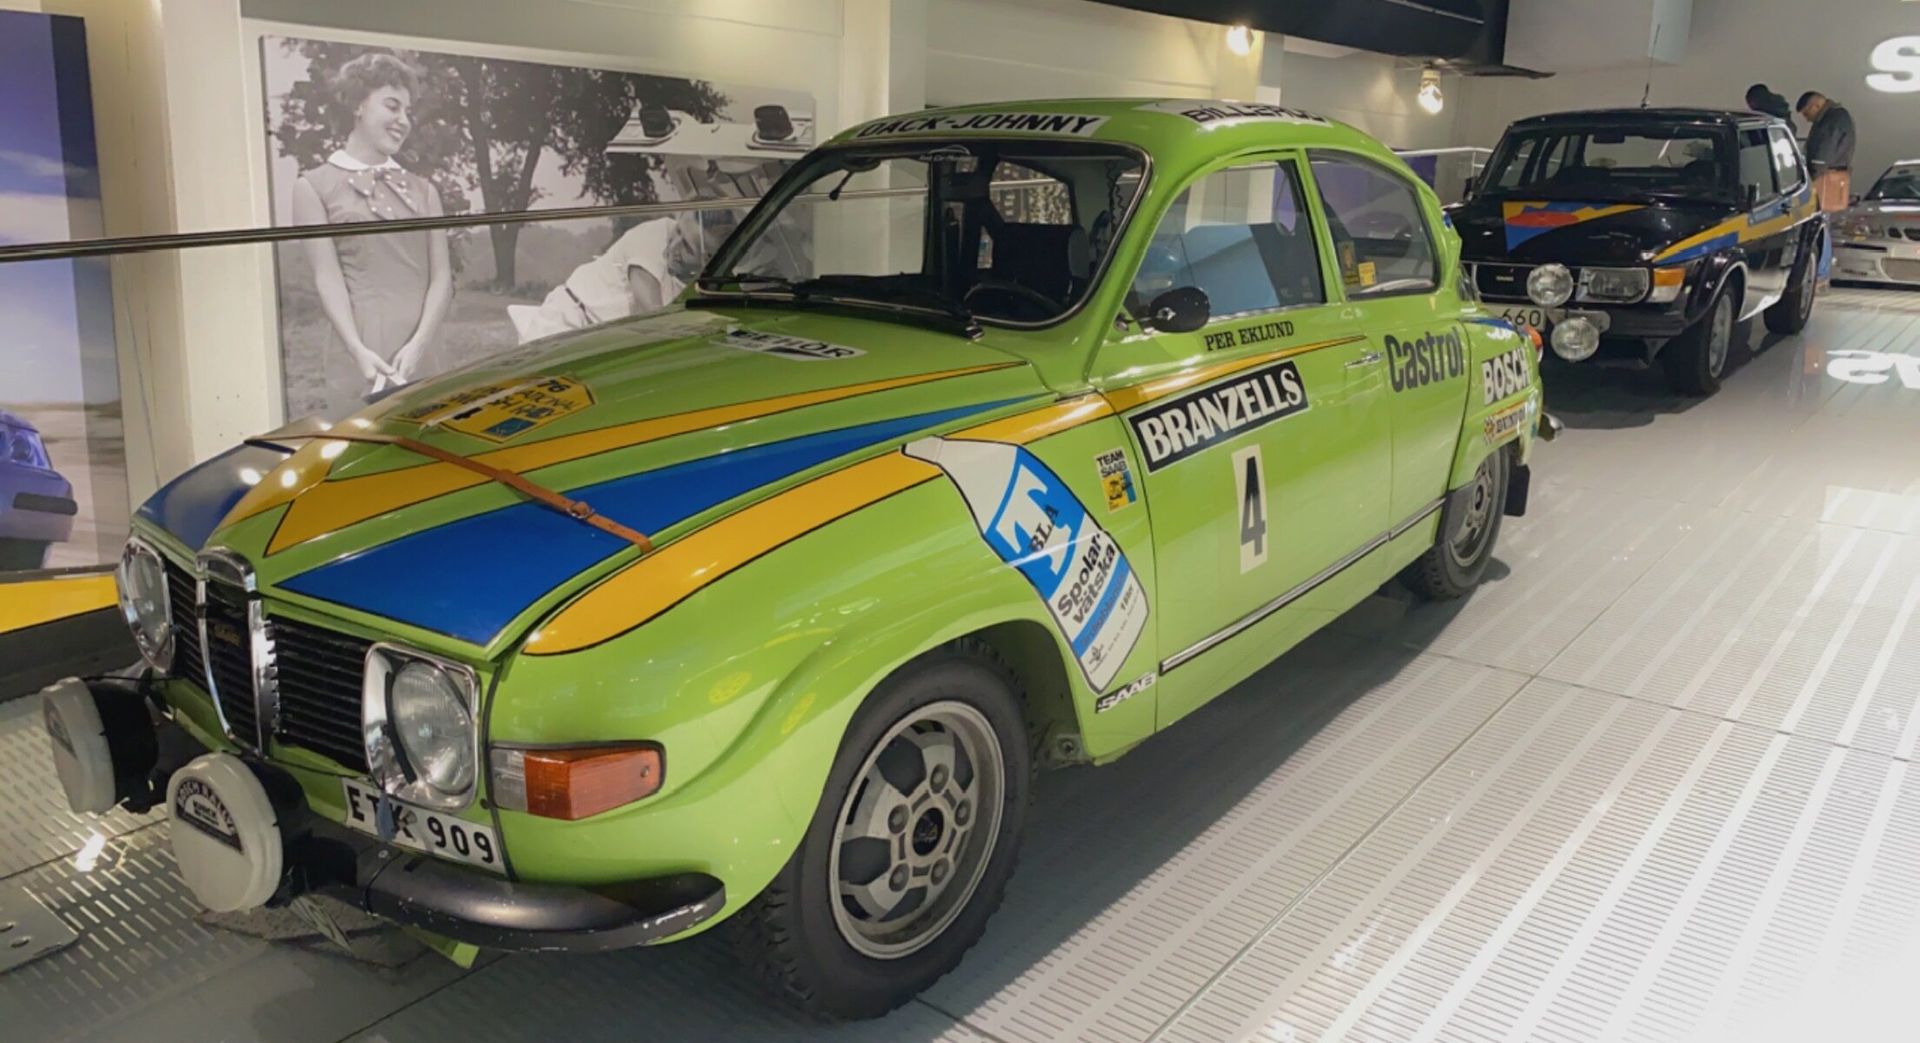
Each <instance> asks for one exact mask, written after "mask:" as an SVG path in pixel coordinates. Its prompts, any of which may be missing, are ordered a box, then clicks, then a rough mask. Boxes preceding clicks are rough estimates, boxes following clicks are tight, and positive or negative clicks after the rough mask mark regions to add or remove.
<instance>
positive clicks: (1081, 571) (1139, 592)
mask: <svg viewBox="0 0 1920 1043" xmlns="http://www.w3.org/2000/svg"><path fill="white" fill-rule="evenodd" d="M901 451H902V452H904V453H905V454H906V455H908V456H910V457H913V458H914V459H916V460H925V461H926V462H927V463H930V464H932V465H934V466H935V467H938V468H939V469H940V470H941V472H942V473H944V474H945V475H946V476H947V478H948V480H950V481H952V482H953V484H954V486H955V487H956V488H958V489H959V490H960V498H961V499H962V500H965V501H966V504H967V510H968V511H969V512H971V513H972V514H973V524H974V527H975V528H977V529H978V530H979V532H980V538H981V539H983V540H985V541H986V543H987V546H988V547H990V548H992V549H993V552H994V553H995V554H997V555H999V556H1000V560H1001V561H1003V562H1005V563H1006V564H1008V565H1011V566H1013V567H1014V568H1015V569H1017V570H1019V572H1020V574H1021V575H1022V576H1024V577H1026V580H1027V582H1028V583H1029V584H1031V585H1032V586H1033V589H1034V590H1035V591H1036V592H1037V593H1038V594H1039V595H1040V600H1042V601H1044V602H1046V605H1047V611H1048V612H1050V613H1051V614H1052V615H1053V621H1054V622H1055V623H1056V624H1058V625H1059V628H1060V633H1061V635H1062V636H1064V637H1065V638H1066V639H1067V645H1068V647H1070V648H1072V649H1073V655H1074V658H1075V659H1076V660H1078V661H1079V663H1080V670H1081V672H1082V673H1084V674H1085V675H1086V677H1087V685H1088V687H1090V688H1092V689H1093V690H1094V691H1096V692H1098V691H1101V690H1103V689H1105V688H1106V687H1107V685H1109V684H1112V683H1113V675H1114V674H1116V673H1118V672H1119V671H1120V666H1121V664H1123V663H1125V662H1126V660H1127V656H1128V654H1129V653H1131V652H1132V651H1133V646H1134V645H1135V644H1137V643H1138V642H1139V640H1140V634H1141V631H1143V630H1145V629H1146V625H1147V592H1146V590H1145V588H1143V587H1142V586H1141V585H1140V578H1139V577H1138V576H1137V575H1135V574H1134V571H1133V566H1132V565H1131V564H1130V563H1129V562H1128V561H1127V555H1126V553H1125V552H1124V551H1122V550H1121V549H1120V543H1119V541H1117V540H1115V539H1114V538H1113V535H1112V534H1111V533H1109V532H1107V530H1105V529H1103V528H1101V527H1100V523H1099V522H1096V521H1094V519H1093V515H1091V514H1089V513H1088V512H1087V509H1086V507H1084V506H1083V505H1082V504H1081V503H1080V499H1079V497H1077V496H1075V495H1073V490H1072V489H1069V488H1067V483H1066V482H1064V481H1061V480H1060V476H1059V475H1057V474H1055V473H1053V471H1052V469H1051V468H1049V467H1047V465H1046V464H1044V463H1042V462H1041V461H1040V458H1039V457H1037V456H1035V455H1033V453H1032V452H1030V451H1028V450H1027V449H1026V448H1025V447H1024V446H1017V445H1010V444H1008V443H1006V442H981V441H974V440H971V439H959V438H940V437H938V436H934V437H928V438H921V439H917V440H915V441H912V442H909V443H907V445H906V447H905V448H904V449H902V450H901Z"/></svg>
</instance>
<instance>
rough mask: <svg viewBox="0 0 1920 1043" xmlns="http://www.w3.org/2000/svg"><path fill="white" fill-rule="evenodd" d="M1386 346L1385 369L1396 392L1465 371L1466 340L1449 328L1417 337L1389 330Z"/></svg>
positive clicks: (1451, 376)
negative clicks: (1410, 338)
mask: <svg viewBox="0 0 1920 1043" xmlns="http://www.w3.org/2000/svg"><path fill="white" fill-rule="evenodd" d="M1385 347H1386V349H1387V372H1388V374H1389V375H1390V377H1391V378H1392V383H1393V390H1394V391H1396V392H1399V391H1412V390H1413V389H1414V388H1422V387H1426V386H1427V385H1428V384H1438V383H1439V382H1441V381H1443V380H1452V379H1454V378H1455V377H1458V376H1459V375H1461V374H1462V373H1465V372H1466V371H1467V346H1466V343H1465V342H1464V341H1462V340H1461V339H1460V334H1458V333H1454V332H1452V331H1448V332H1446V333H1427V334H1422V335H1421V336H1420V337H1419V338H1418V339H1417V340H1401V339H1400V338H1398V337H1395V336H1393V335H1392V334H1388V335H1387V337H1386V340H1385Z"/></svg>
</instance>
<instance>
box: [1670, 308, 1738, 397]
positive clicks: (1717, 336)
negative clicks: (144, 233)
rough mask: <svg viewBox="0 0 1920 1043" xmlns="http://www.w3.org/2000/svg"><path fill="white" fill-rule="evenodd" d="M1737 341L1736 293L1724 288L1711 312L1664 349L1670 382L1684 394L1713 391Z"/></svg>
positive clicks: (1718, 384)
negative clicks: (1735, 328) (1735, 321)
mask: <svg viewBox="0 0 1920 1043" xmlns="http://www.w3.org/2000/svg"><path fill="white" fill-rule="evenodd" d="M1732 345H1733V294H1732V293H1730V292H1729V290H1728V288H1722V289H1721V291H1720V292H1719V294H1717V295H1716V296H1715V297H1714V298H1713V303H1712V304H1710V305H1708V306H1707V313H1706V314H1705V315H1702V316H1701V317H1700V318H1699V320H1698V321H1697V322H1695V323H1694V324H1693V325H1691V326H1689V327H1687V330H1686V332H1684V333H1682V334H1680V335H1679V336H1678V337H1675V338H1674V339H1673V342H1672V343H1671V344H1668V345H1667V347H1666V350H1664V351H1662V352H1660V363H1661V365H1662V366H1664V367H1666V371H1667V384H1668V385H1669V386H1670V387H1672V388H1673V389H1674V390H1675V391H1678V392H1680V393H1681V394H1683V395H1711V394H1713V393H1714V392H1716V391H1718V390H1720V376H1721V374H1723V373H1725V372H1726V369H1727V352H1728V349H1729V348H1731V347H1732Z"/></svg>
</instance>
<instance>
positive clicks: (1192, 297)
mask: <svg viewBox="0 0 1920 1043" xmlns="http://www.w3.org/2000/svg"><path fill="white" fill-rule="evenodd" d="M1212 314H1213V304H1212V302H1210V301H1208V300H1207V295H1206V293H1205V292H1203V291H1202V290H1201V289H1200V288H1199V287H1198V286H1179V287H1175V288H1174V289H1171V290H1168V291H1167V292H1165V293H1163V294H1161V295H1160V296H1158V297H1155V298H1154V299H1153V300H1152V301H1150V302H1148V304H1147V313H1146V314H1145V315H1143V316H1141V317H1140V325H1142V326H1145V327H1146V328H1147V329H1150V330H1159V331H1160V332H1162V333H1192V332H1193V331H1195V330H1197V329H1199V328H1200V327H1202V326H1205V325H1206V324H1207V319H1208V318H1209V317H1211V316H1212Z"/></svg>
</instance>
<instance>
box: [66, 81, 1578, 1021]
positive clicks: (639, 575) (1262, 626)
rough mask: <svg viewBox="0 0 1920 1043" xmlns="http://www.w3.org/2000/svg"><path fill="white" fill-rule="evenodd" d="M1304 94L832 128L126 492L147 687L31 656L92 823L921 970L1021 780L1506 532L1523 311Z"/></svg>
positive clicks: (886, 967)
mask: <svg viewBox="0 0 1920 1043" xmlns="http://www.w3.org/2000/svg"><path fill="white" fill-rule="evenodd" d="M1459 250H1460V246H1459V240H1458V237H1457V236H1456V235H1455V234H1454V232H1453V230H1452V229H1451V227H1450V226H1449V224H1448V222H1447V220H1446V218H1445V217H1444V216H1442V214H1441V211H1440V208H1439V205H1438V203H1437V201H1436V199H1435V198H1434V196H1433V194H1432V192H1431V191H1429V190H1428V189H1427V188H1426V187H1425V186H1424V185H1422V184H1421V183H1420V182H1419V181H1418V180H1417V179H1416V178H1415V177H1414V176H1413V175H1412V174H1411V172H1410V171H1409V170H1408V169H1407V168H1406V167H1405V166H1404V165H1403V164H1402V163H1400V162H1399V161H1398V160H1396V159H1395V158H1394V157H1393V156H1392V154H1391V153H1389V152H1388V151H1387V150H1386V149H1384V148H1382V147H1381V146H1380V145H1379V144H1378V143H1376V142H1375V141H1373V140H1371V139H1370V138H1368V137H1366V136H1365V135H1363V134H1360V133H1358V132H1356V131H1354V130H1352V129H1351V128H1348V127H1345V126H1342V125H1340V124H1338V123H1334V122H1332V121H1329V120H1326V119H1322V118H1320V117H1317V116H1313V115H1310V114H1308V113H1304V112H1299V111H1295V110H1291V109H1286V108H1280V107H1275V106H1267V105H1245V104H1232V103H1218V102H1212V103H1210V102H1189V101H1142V100H1139V99H1127V100H1113V101H1042V102H1032V103H1025V104H1001V105H993V106H974V107H965V108H954V109H939V110H934V111H929V112H923V113H915V114H913V115H908V116H901V117H898V118H892V119H884V120H879V121H876V122H871V123H867V124H864V125H861V126H857V127H854V128H853V129H851V130H849V131H847V132H845V133H843V134H841V135H839V136H838V137H837V138H835V139H834V140H833V141H831V142H830V143H828V144H827V145H825V146H824V147H822V148H820V149H818V150H816V151H814V152H813V153H811V154H809V155H808V156H806V157H805V158H804V159H802V160H801V161H799V162H798V163H797V164H796V165H795V167H794V168H793V169H792V170H791V171H790V172H789V173H788V175H787V176H786V177H785V178H784V179H783V180H782V181H781V182H780V183H779V184H778V185H777V186H776V187H775V188H774V190H773V191H772V192H771V193H770V194H769V195H768V196H767V198H766V199H765V200H764V201H763V202H762V203H761V204H760V205H759V206H758V207H757V208H756V209H755V210H754V211H753V213H752V214H751V215H750V216H749V217H748V219H747V220H746V221H745V222H744V223H743V224H742V225H741V226H740V228H739V229H738V231H737V232H736V233H735V234H734V235H733V236H732V237H731V238H730V239H729V240H728V241H727V242H726V243H725V245H724V246H723V247H722V248H721V249H720V250H719V252H718V254H717V255H716V256H715V257H714V258H713V260H712V262H711V263H710V264H709V266H708V267H707V269H706V272H705V274H704V275H703V276H702V277H701V278H700V279H699V281H698V282H697V284H696V285H695V286H694V287H691V288H689V290H688V291H687V293H686V294H685V295H683V297H682V298H681V300H680V301H679V302H678V303H677V304H676V305H675V306H674V307H671V308H669V309H667V310H665V311H663V312H659V313H656V314H653V315H648V316H644V317H639V318H634V319H628V320H623V321H619V322H615V323H610V324H607V325H604V326H599V327H594V328H591V329H588V330H584V331H580V332H577V333H573V334H569V335H567V336H564V337H561V338H556V339H551V340H547V341H543V342H537V343H534V344H531V345H528V346H526V347H523V348H520V349H517V350H514V351H511V352H508V353H507V354H505V355H501V356H498V357H495V358H493V359H491V360H489V361H488V362H486V363H485V364H482V365H479V366H475V367H471V368H468V369H465V370H463V371H460V372H458V373H454V374H451V375H448V376H445V377H442V378H438V379H435V380H432V381H429V382H425V383H422V384H419V385H416V386H413V387H410V388H408V389H406V390H405V391H404V392H402V393H399V394H396V395H393V396H391V397H388V398H386V399H384V400H382V401H380V402H378V403H377V404H374V405H372V406H370V407H368V408H367V409H365V410H364V411H362V412H360V413H359V414H357V415H355V416H353V417H351V418H348V419H346V420H345V421H342V422H339V423H337V424H332V425H324V424H320V423H311V424H301V425H294V426H293V427H291V428H288V429H285V430H282V431H280V432H275V433H273V434H270V435H266V436H262V437H260V438H256V439H251V440H249V441H248V442H247V443H246V444H244V445H242V446H240V447H238V448H236V449H234V450H233V451H231V452H229V453H227V454H225V455H223V456H220V457H217V458H215V459H213V460H211V461H208V462H207V463H205V464H203V465H201V466H200V467H198V468H196V469H194V470H192V471H190V472H188V473H187V474H186V475H184V476H182V477H180V478H179V479H177V480H175V481H174V482H173V483H171V484H169V485H168V486H166V487H165V488H163V489H162V490H161V491H160V492H159V493H157V494H156V495H155V496H154V497H153V498H152V499H151V500H149V501H148V502H147V503H146V504H145V505H144V506H143V507H141V509H140V511H139V512H138V517H137V518H136V520H135V524H134V529H135V534H134V536H133V538H132V539H131V540H130V541H129V543H128V545H127V548H126V553H125V555H124V558H123V560H122V563H121V567H120V574H119V578H120V589H121V595H122V602H123V607H124V611H125V614H126V617H127V620H128V622H129V624H130V626H131V627H132V629H133V632H134V634H135V637H136V638H137V640H138V643H139V645H140V647H141V649H142V651H143V653H144V655H145V657H146V658H147V660H148V663H149V667H150V668H149V669H148V670H147V671H146V673H145V674H144V675H143V676H142V677H141V678H139V679H137V680H132V679H94V680H92V681H87V682H82V681H78V680H70V681H66V682H62V683H61V684H59V685H56V686H54V687H52V688H50V689H49V690H48V692H47V693H46V697H45V712H46V727H47V731H48V732H49V735H50V738H51V740H52V746H53V751H54V758H55V763H56V767H57V768H58V770H59V773H60V776H61V780H62V783H63V785H64V786H65V788H66V791H67V795H68V798H69V800H70V802H71V803H72V805H73V807H74V808H75V809H76V810H81V811H92V812H104V811H106V810H108V809H110V808H112V807H114V806H115V805H123V806H126V807H129V808H132V809H134V810H147V809H149V808H153V807H159V806H162V805H164V806H165V807H166V809H167V813H168V814H169V815H170V816H171V818H172V820H173V824H172V830H171V837H172V841H171V842H172V845H173V849H174V853H175V856H176V858H177V861H178V863H179V868H180V872H181V874H182V875H183V877H184V878H185V880H186V882H187V883H188V884H189V885H190V886H191V888H192V889H193V891H194V892H195V894H196V895H197V896H198V897H199V898H200V899H201V900H202V901H203V902H205V903H206V904H207V905H208V906H209V907H211V908H214V909H220V910H238V909H245V908H250V907H255V906H260V905H278V904H282V903H293V904H294V905H296V906H297V907H299V908H300V909H301V910H303V911H304V912H305V913H306V914H307V915H308V916H309V917H310V919H312V920H313V922H315V923H316V924H319V925H322V926H324V925H325V924H326V923H328V917H327V914H326V912H325V907H324V905H322V904H319V903H315V902H314V900H313V898H312V897H311V895H313V894H329V895H333V896H337V897H340V898H343V899H345V900H347V901H349V902H351V903H353V904H354V905H356V906H359V907H360V908H362V909H365V910H368V911H370V912H372V913H375V914H378V915H381V916H385V917H388V918H391V919H392V920H395V921H398V922H400V923H402V924H405V925H408V926H410V927H412V928H414V929H417V930H418V931H419V932H421V933H422V934H423V935H425V936H428V937H430V938H432V939H434V940H435V942H436V944H438V945H439V946H440V947H441V948H442V949H443V950H445V951H448V952H449V953H450V954H452V955H454V956H456V957H458V958H471V956H472V954H473V951H474V949H475V948H476V947H480V948H489V947H490V948H499V949H521V950H540V949H569V950H576V951H579V950H585V951H593V950H607V949H613V948H618V947H623V946H631V945H641V944H648V943H653V942H658V941H664V940H670V939H676V938H682V937H685V936H687V935H689V934H692V933H695V932H697V931H699V930H703V929H705V928H707V927H710V926H712V925H714V924H716V923H719V922H721V921H723V920H728V921H731V924H732V926H733V927H734V928H736V933H737V935H738V940H739V942H740V944H741V946H742V947H743V949H744V950H745V952H746V953H747V954H748V959H749V962H750V963H751V964H752V965H753V966H754V967H755V968H756V969H757V970H758V971H760V972H761V973H762V974H763V975H764V976H765V977H766V978H767V979H768V980H769V982H770V983H771V984H772V985H773V987H774V988H775V989H776V990H777V991H779V992H780V993H782V994H784V995H786V996H787V997H789V998H791V999H793V1000H795V1001H797V1002H799V1003H800V1004H802V1005H804V1006H806V1007H809V1008H811V1009H813V1010H815V1011H818V1012H820V1013H823V1014H826V1015H829V1016H837V1017H861V1016H870V1015H875V1014H878V1013H880V1012H883V1011H885V1010H887V1009H889V1008H891V1007H893V1006H896V1005H898V1004H899V1003H901V1002H903V1001H904V1000H905V999H906V998H907V997H909V996H911V995H912V994H913V993H915V992H916V991H918V990H920V989H923V988H925V987H926V986H927V985H928V984H929V983H931V982H932V981H934V980H935V979H936V978H938V977H939V976H940V975H941V974H943V973H945V972H946V971H947V970H949V969H951V968H952V967H953V966H954V965H955V964H956V963H957V962H958V961H959V959H960V958H961V955H962V953H963V952H964V951H965V950H966V949H967V948H968V947H969V946H970V945H972V944H973V943H974V941H975V940H977V939H978V938H979V937H980V935H981V932H982V930H983V928H984V926H985V923H986V921H987V918H988V917H989V915H991V913H992V911H993V909H994V907H995V906H996V905H998V903H999V902H1000V899H1001V895H1002V893H1003V892H1004V890H1005V888H1006V886H1007V880H1008V876H1009V874H1010V873H1011V871H1012V868H1013V863H1014V855H1015V849H1016V847H1017V846H1018V843H1019V839H1020V831H1021V826H1022V822H1023V819H1024V817H1025V808H1026V806H1027V802H1028V794H1029V792H1030V789H1031V779H1032V776H1033V773H1034V771H1035V770H1036V768H1037V767H1038V766H1040V765H1043V764H1063V763H1084V762H1092V763H1101V762H1105V761H1110V760H1112V759H1114V758H1116V757H1118V756H1120V755H1121V754H1122V753H1124V752H1126V751H1127V750H1128V749H1129V748H1130V747H1132V746H1134V745H1135V744H1136V743H1139V742H1141V741H1142V740H1144V739H1146V738H1147V737H1149V736H1151V735H1152V734H1153V733H1154V732H1156V731H1158V730H1159V729H1162V728H1165V727H1168V726H1169V725H1171V724H1173V723H1174V722H1175V721H1178V720H1179V719H1180V718H1181V717H1183V716H1185V715H1186V714H1188V713H1191V712H1192V711H1193V710H1195V709H1196V708H1198V707H1200V706H1201V705H1202V704H1204V703H1206V702H1207V701H1208V700H1210V699H1212V698H1214V697H1215V696H1217V695H1219V694H1220V693H1221V692H1223V691H1225V690H1226V689H1227V688H1228V687H1230V686H1231V685H1233V684H1234V683H1235V682H1237V681H1239V680H1241V679H1242V678H1245V677H1246V676H1248V675H1249V674H1250V673H1252V672H1253V671H1254V670H1256V669H1257V668H1259V667H1260V666H1261V665H1263V664H1264V663H1266V662H1268V661H1269V660H1271V659H1273V658H1274V657H1275V656H1277V655H1279V654H1280V653H1281V652H1283V651H1285V650H1286V649H1287V648H1289V647H1291V646H1292V645H1294V644H1295V643H1297V642H1299V641H1300V640H1301V639H1302V638H1304V637H1306V636H1307V635H1309V634H1311V633H1312V632H1313V631H1314V630H1316V629H1317V628H1319V627H1321V626H1322V625H1324V624H1325V623H1327V622H1328V621H1329V620H1331V619H1333V618H1334V617H1335V616H1337V615H1339V614H1340V613H1342V612H1344V611H1345V610H1347V609H1348V608H1350V607H1351V606H1353V605H1354V604H1355V603H1357V602H1359V601H1360V600H1361V599H1362V598H1364V597H1366V596H1367V595H1368V594H1369V593H1370V592H1372V591H1373V590H1375V589H1376V588H1377V587H1379V586H1380V585H1381V584H1382V583H1384V582H1386V581H1388V580H1389V579H1391V578H1393V577H1394V576H1395V575H1399V576H1400V577H1401V578H1402V580H1403V581H1404V582H1405V583H1406V584H1408V585H1409V586H1411V587H1412V588H1413V589H1414V590H1415V591H1417V592H1420V593H1423V594H1425V595H1428V596H1432V597H1453V596H1458V595H1460V594H1462V593H1464V592H1466V591H1467V590H1468V589H1469V588H1471V587H1472V586H1473V585H1474V584H1475V583H1476V582H1477V581H1478V580H1479V578H1480V576H1481V575H1482V573H1483V571H1484V570H1485V568H1486V566H1487V563H1488V560H1489V557H1490V555H1491V553H1492V549H1493V545H1494V541H1495V538H1496V536H1497V534H1498V532H1499V528H1500V519H1501V516H1502V514H1503V513H1506V514H1517V513H1520V512H1521V511H1522V510H1523V509H1524V507H1525V503H1526V497H1527V487H1528V483H1527V475H1528V470H1527V461H1528V456H1529V453H1530V452H1531V449H1532V445H1533V442H1534V439H1535V438H1536V434H1537V433H1544V432H1547V431H1549V430H1550V428H1549V426H1548V422H1547V419H1546V418H1545V416H1544V415H1543V414H1542V413H1541V398H1540V389H1539V383H1538V377H1537V358H1536V353H1537V351H1538V344H1537V341H1534V340H1529V339H1528V338H1526V337H1525V336H1523V335H1522V334H1521V333H1520V332H1519V331H1517V330H1516V329H1515V328H1513V327H1511V326H1509V325H1507V324H1506V323H1504V322H1501V321H1498V320H1493V319H1489V318H1487V317H1486V314H1485V313H1484V312H1483V310H1482V309H1481V307H1480V306H1479V305H1478V303H1476V301H1475V299H1474V297H1473V294H1472V292H1471V289H1470V288H1469V287H1468V286H1467V285H1466V284H1465V283H1464V281H1463V280H1462V279H1461V277H1460V271H1461V268H1460V263H1459Z"/></svg>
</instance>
